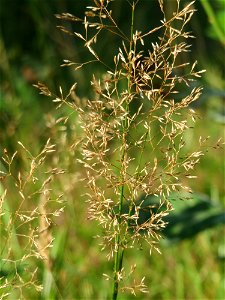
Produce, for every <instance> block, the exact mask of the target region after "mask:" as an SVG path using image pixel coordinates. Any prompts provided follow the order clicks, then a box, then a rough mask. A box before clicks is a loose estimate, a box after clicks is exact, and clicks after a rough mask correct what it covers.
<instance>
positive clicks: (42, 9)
mask: <svg viewBox="0 0 225 300" xmlns="http://www.w3.org/2000/svg"><path fill="white" fill-rule="evenodd" d="M91 2H92V1H88V0H48V1H44V0H20V1H19V0H0V21H1V28H0V51H1V55H0V79H1V95H0V97H1V103H0V105H1V118H0V151H1V154H2V153H3V150H4V148H7V150H8V152H9V153H11V154H12V153H14V152H15V151H16V150H18V145H17V141H22V143H23V144H24V145H26V146H27V147H28V149H29V150H30V151H31V152H32V153H34V154H35V153H37V152H38V151H39V149H40V148H41V147H42V146H43V144H44V143H45V142H46V140H47V139H48V138H49V137H50V138H51V140H52V141H53V143H55V144H56V145H57V157H54V156H53V158H52V160H51V162H49V163H51V165H53V166H54V165H55V166H58V165H59V166H60V167H61V168H65V169H67V173H66V175H63V176H62V177H61V178H60V179H58V181H57V182H56V183H55V190H56V191H59V192H60V191H61V192H63V193H64V199H65V212H64V214H63V216H61V217H60V218H59V219H57V218H56V220H55V222H56V224H55V226H53V229H52V235H53V236H54V238H55V242H54V246H53V248H52V250H51V258H52V261H53V265H52V269H51V272H50V273H51V274H50V273H49V270H47V269H46V267H45V266H44V264H43V265H42V264H40V266H39V273H38V274H39V275H38V276H39V279H40V281H41V282H42V283H43V285H44V290H43V292H42V293H41V295H39V296H38V295H37V293H35V291H32V289H30V290H28V291H27V292H26V293H27V294H26V295H27V299H107V297H108V295H110V291H111V287H110V285H109V283H107V282H105V280H104V279H103V277H102V273H107V272H108V271H109V270H110V269H111V268H112V264H111V263H108V261H107V259H106V258H105V255H104V252H101V251H100V247H99V246H98V242H97V241H96V240H95V239H93V236H95V235H96V234H99V231H98V228H97V226H93V224H92V223H91V222H90V221H88V220H87V216H86V204H85V199H84V197H82V196H81V195H82V194H84V191H83V190H84V188H83V187H82V185H81V184H80V183H79V182H77V178H80V177H82V172H81V174H80V170H79V169H78V166H77V163H76V158H77V157H79V153H77V152H76V151H71V150H70V146H71V145H72V144H73V142H74V141H75V140H76V137H77V135H78V133H77V131H79V130H77V127H78V126H79V125H78V123H77V122H78V121H77V118H76V114H73V115H72V116H71V118H70V119H69V122H68V123H67V125H66V126H62V125H60V124H56V122H55V120H56V119H57V118H59V117H61V116H62V117H63V116H67V115H68V114H69V113H70V111H69V109H68V108H65V107H63V108H62V109H59V110H56V108H55V104H54V103H52V102H51V101H50V99H48V98H46V97H44V96H41V95H39V93H38V91H37V90H36V89H35V88H34V87H33V85H32V84H35V83H37V81H41V82H45V83H46V85H47V86H49V87H50V89H51V90H54V91H56V93H58V90H59V85H60V86H62V88H63V90H65V91H66V90H68V89H69V88H70V86H71V85H72V84H73V83H74V82H78V90H77V93H78V96H79V97H81V98H82V97H88V95H89V93H90V91H89V89H90V84H89V79H90V78H91V76H92V73H93V72H95V73H97V74H101V73H102V72H103V71H104V70H103V69H102V67H100V66H99V65H97V64H94V65H92V66H88V67H86V68H85V69H84V70H78V71H74V70H73V69H72V68H64V67H60V65H61V64H62V63H63V59H69V60H72V61H78V62H82V61H85V60H87V59H89V57H88V56H87V51H86V50H85V49H84V48H83V47H82V45H81V44H80V42H79V40H77V39H75V38H74V37H71V36H68V35H66V34H64V33H63V32H61V31H60V30H59V29H57V28H56V26H58V25H62V24H63V25H65V24H64V23H62V21H60V20H57V19H56V18H55V14H58V13H63V12H69V13H72V14H74V15H76V16H82V15H83V14H84V11H85V7H86V6H87V5H89V4H91ZM187 2H188V1H185V0H183V1H181V3H182V5H183V4H185V3H187ZM193 5H194V6H195V8H196V9H197V12H196V13H195V15H194V16H193V18H192V20H191V22H190V23H189V25H188V26H189V30H191V31H192V32H193V34H194V35H195V36H196V39H193V40H191V41H190V43H192V51H191V52H189V53H187V54H186V57H185V58H183V59H185V60H186V59H189V60H190V61H191V62H194V61H195V60H196V59H197V60H198V69H199V70H200V69H206V70H207V72H206V73H204V74H203V76H202V78H201V79H199V82H197V83H198V84H199V85H202V86H203V87H204V91H203V94H202V96H201V98H200V99H199V101H198V102H197V103H196V104H194V108H195V109H196V110H197V112H198V113H199V115H200V116H201V119H200V120H199V121H198V122H197V125H196V127H195V129H194V130H193V131H192V134H190V135H189V136H187V137H186V139H187V141H188V146H189V148H190V149H195V148H196V147H197V145H198V138H199V136H203V137H207V136H210V137H211V139H210V144H211V145H214V144H215V143H216V141H217V140H218V139H219V138H220V137H224V124H225V106H224V104H225V65H224V61H225V52H224V50H225V1H224V0H214V1H213V0H211V1H207V0H202V1H201V0H197V1H196V2H195V4H193ZM165 6H166V11H167V13H168V14H171V13H172V12H173V9H174V7H176V2H175V1H173V0H171V1H165ZM127 7H129V6H128V5H127V1H125V0H124V1H123V0H116V1H115V2H114V4H113V10H114V13H115V17H116V19H117V20H118V23H119V24H120V26H121V27H122V28H123V29H124V31H127V32H129V22H130V15H129V14H128V13H127V11H128V9H127ZM161 17H162V16H161V13H160V10H159V7H158V2H157V1H155V0H140V2H139V4H138V6H137V11H136V15H135V27H136V28H137V29H140V30H145V27H146V25H148V26H149V24H150V26H151V27H153V26H156V25H158V24H159V20H160V19H161ZM75 25H76V24H69V23H66V26H67V28H68V29H70V30H72V31H75V30H76V31H79V29H80V28H79V26H80V25H79V26H78V25H77V27H76V26H75ZM153 38H154V37H153ZM109 39H110V37H109V36H107V35H106V36H105V38H104V39H102V40H101V42H100V43H99V46H98V51H99V53H101V57H102V58H103V60H104V61H109V63H110V62H112V61H113V59H112V58H111V57H113V55H114V53H115V50H116V48H117V47H118V45H117V43H116V39H114V40H109ZM150 42H151V41H150ZM109 43H110V47H108V45H109ZM181 59H182V57H181ZM14 168H15V170H19V169H23V168H26V162H25V160H24V158H23V154H22V152H21V153H20V150H18V156H17V159H16V161H15V165H14ZM196 173H197V176H198V179H197V180H193V182H192V186H191V187H192V188H193V190H194V193H195V195H194V200H193V201H192V202H191V203H188V204H187V207H189V206H191V207H192V210H190V211H188V212H187V211H185V209H186V203H182V205H179V204H176V205H178V212H177V215H175V216H174V218H175V219H172V221H174V220H176V217H178V219H179V217H180V219H181V220H182V222H178V223H177V224H178V225H177V226H178V228H177V227H176V228H175V227H174V228H175V230H177V231H176V233H173V232H172V231H173V228H172V229H170V230H172V231H170V230H168V232H165V238H164V239H163V240H162V242H161V245H160V249H161V252H162V255H158V254H157V253H153V254H152V255H151V256H149V249H148V248H147V247H144V250H142V251H141V250H140V251H139V250H135V249H134V250H132V251H130V252H129V253H128V254H127V257H126V262H125V264H126V265H127V266H128V268H129V264H130V263H131V260H134V261H135V263H136V264H137V270H136V272H137V274H138V277H139V278H141V276H146V283H147V285H148V287H149V290H150V296H149V295H147V296H146V295H139V294H138V295H137V298H136V299H224V297H225V294H224V293H225V288H224V281H223V280H224V260H225V245H224V233H225V232H224V227H223V226H224V206H225V193H224V192H225V186H224V151H223V150H222V149H215V150H213V149H210V151H209V152H208V153H207V155H206V156H205V157H204V158H203V160H202V162H201V164H200V165H199V166H198V170H197V172H196ZM4 184H5V183H4V182H3V183H2V185H3V187H4ZM8 188H9V195H10V197H9V198H8V200H7V201H8V206H9V209H11V210H13V206H14V203H16V201H18V200H17V197H16V195H15V194H14V193H13V188H11V187H10V183H9V187H8ZM10 191H11V193H10ZM200 204H202V206H201V207H200V208H199V206H197V205H200ZM27 205H28V206H29V204H27ZM187 213H188V218H185V216H187ZM190 220H194V222H190ZM172 221H171V222H172ZM198 228H200V229H199V230H198ZM171 232H172V233H171ZM174 237H175V238H174ZM15 251H17V250H15ZM109 272H110V271H109ZM49 274H50V275H49ZM4 276H8V275H7V273H6V275H4ZM13 297H14V298H13ZM29 297H30V298H29ZM16 298H17V294H16V293H15V294H13V293H12V295H11V298H10V297H9V299H16ZM133 298H134V297H133V296H130V295H129V294H124V295H121V296H120V297H119V299H133Z"/></svg>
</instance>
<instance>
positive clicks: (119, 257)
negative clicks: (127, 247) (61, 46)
mask: <svg viewBox="0 0 225 300" xmlns="http://www.w3.org/2000/svg"><path fill="white" fill-rule="evenodd" d="M134 8H135V4H134V1H133V4H132V18H131V30H130V49H129V50H130V52H129V53H131V51H132V45H133V31H134ZM131 67H132V66H131V64H130V68H131ZM130 71H131V70H130ZM129 73H130V72H129ZM127 86H128V94H129V95H130V93H131V86H130V76H128V79H127ZM128 111H129V102H128V101H127V103H126V112H128ZM127 126H128V119H127V116H126V117H125V120H124V123H123V134H124V139H125V141H123V143H124V147H123V153H122V157H121V170H122V168H123V163H124V159H125V154H126V134H127ZM121 183H122V185H121V189H120V203H119V216H118V222H119V231H118V233H117V235H116V239H115V249H116V250H115V252H116V253H115V259H114V284H113V297H112V299H113V300H116V299H117V296H118V289H119V278H118V277H119V276H118V275H119V273H120V272H121V270H122V267H123V257H124V248H123V245H121V232H120V229H121V228H120V227H121V226H120V225H121V221H122V220H121V214H122V211H123V200H124V190H125V183H124V175H123V174H121Z"/></svg>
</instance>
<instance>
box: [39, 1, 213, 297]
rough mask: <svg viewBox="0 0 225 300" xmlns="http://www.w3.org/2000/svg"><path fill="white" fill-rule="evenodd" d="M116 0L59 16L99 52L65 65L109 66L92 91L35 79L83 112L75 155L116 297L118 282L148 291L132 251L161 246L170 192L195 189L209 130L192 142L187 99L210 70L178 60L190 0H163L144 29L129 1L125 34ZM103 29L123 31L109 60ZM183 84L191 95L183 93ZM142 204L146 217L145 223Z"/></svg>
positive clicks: (90, 48) (125, 287)
mask: <svg viewBox="0 0 225 300" xmlns="http://www.w3.org/2000/svg"><path fill="white" fill-rule="evenodd" d="M111 2H112V1H110V0H107V1H102V0H101V1H100V0H99V1H98V0H94V1H93V6H89V7H87V10H86V12H85V16H84V17H76V16H74V15H72V14H69V13H64V14H62V15H57V16H56V17H57V18H58V19H60V20H66V21H70V22H80V23H82V24H83V26H84V30H83V32H74V33H72V32H69V31H68V29H66V27H64V26H60V29H61V30H62V31H64V32H66V33H68V34H70V35H74V36H75V37H77V38H79V39H80V40H81V41H82V42H83V44H84V47H85V48H86V49H87V50H88V51H89V53H90V54H91V55H92V56H93V60H90V61H86V62H82V63H77V62H72V61H68V60H65V62H64V64H63V66H73V67H74V68H75V70H78V69H80V68H83V67H84V66H85V65H86V64H90V63H93V62H98V63H99V64H100V65H102V66H104V68H105V70H106V73H105V74H103V75H102V76H101V77H99V76H97V75H95V74H93V77H92V80H91V87H92V91H93V92H92V97H91V99H90V100H86V101H85V103H81V101H78V97H77V95H76V89H77V84H76V83H75V84H74V85H73V86H72V87H71V89H70V91H69V92H68V93H67V94H66V96H65V95H64V94H63V91H62V89H61V87H60V95H59V96H58V95H57V96H56V95H54V93H52V92H51V91H49V89H48V88H47V87H46V86H45V85H43V84H41V83H39V84H38V85H36V86H37V87H38V88H39V89H40V91H41V93H42V94H44V95H47V96H51V97H52V96H53V97H54V100H53V101H54V102H55V103H57V105H58V108H59V107H61V106H62V105H63V104H66V105H68V106H69V107H71V108H72V110H75V111H76V112H77V113H78V116H79V119H80V123H81V128H82V130H83V138H82V139H81V141H80V145H81V150H80V151H81V153H82V159H79V162H80V163H81V165H82V167H83V168H84V169H85V170H86V183H87V185H88V187H89V192H88V193H87V194H86V201H87V202H88V206H89V208H88V211H89V216H88V218H89V219H91V220H96V221H97V222H98V223H99V225H100V226H101V228H102V236H100V238H101V245H102V249H103V250H107V251H108V253H107V258H108V260H113V262H114V266H113V274H112V275H111V274H104V276H105V277H106V279H107V280H111V281H112V286H113V292H112V299H117V297H118V293H119V290H120V291H123V292H124V291H126V290H128V291H130V292H131V293H132V294H135V293H136V291H141V292H148V290H147V288H146V286H145V284H144V277H143V278H142V279H140V280H139V281H137V280H136V279H135V278H134V277H133V272H134V270H135V264H134V265H133V266H131V268H130V270H126V269H125V268H124V259H125V257H126V253H127V252H128V251H129V249H131V248H134V247H137V248H139V247H142V243H143V242H147V244H148V245H149V247H150V253H151V251H152V250H156V251H158V252H160V250H159V248H158V246H157V244H158V241H159V240H160V238H161V231H162V230H163V229H164V228H165V226H166V222H165V221H164V217H165V216H166V215H168V214H169V213H170V212H171V211H172V210H173V205H172V203H171V202H170V201H169V196H170V194H171V193H173V192H178V193H179V192H182V191H186V192H188V193H191V189H190V188H189V185H188V181H189V180H192V179H193V178H196V176H195V174H194V169H195V167H196V165H197V164H198V162H199V161H200V158H201V156H203V155H204V151H203V150H204V149H205V148H204V147H205V143H206V142H207V139H204V138H202V137H200V138H199V146H198V148H197V149H196V150H195V151H193V152H188V151H187V150H186V141H185V139H184V137H185V134H186V132H187V131H188V130H191V128H192V127H193V124H194V123H195V121H196V118H197V116H196V113H195V111H194V110H193V109H192V108H190V107H189V106H190V104H191V103H192V102H194V101H196V100H197V99H198V98H199V96H200V95H201V88H200V87H194V88H192V89H191V88H190V83H192V82H193V81H194V80H195V78H198V77H200V76H201V73H202V72H204V71H196V70H195V67H196V65H197V62H195V63H194V64H193V65H190V66H189V62H188V61H186V62H183V63H179V57H180V55H182V54H183V53H185V52H188V51H190V45H189V44H188V42H189V40H190V38H192V37H193V36H192V34H191V33H190V32H187V31H185V26H186V25H187V23H188V22H189V21H190V19H191V17H192V15H193V13H194V12H195V9H194V1H193V2H191V3H189V4H187V5H186V6H185V7H183V8H182V7H181V3H180V1H177V7H176V11H174V13H173V15H172V17H168V16H167V15H166V13H165V11H164V4H163V1H159V6H160V9H161V12H162V16H163V19H162V20H161V24H160V23H159V26H158V27H155V28H152V29H149V30H146V32H141V31H138V30H137V29H136V28H135V27H134V20H135V10H136V6H137V4H138V2H139V1H130V2H129V1H128V8H129V9H130V15H131V17H130V20H131V21H130V34H129V35H127V34H126V33H125V32H124V31H123V30H122V29H121V28H120V27H119V25H118V24H117V21H116V19H114V17H113V10H111V8H110V5H111ZM146 28H150V26H147V25H146ZM104 31H108V32H110V33H111V34H112V35H116V36H117V37H119V38H120V41H119V42H118V49H117V53H116V54H115V56H114V57H111V58H108V61H103V60H102V59H101V55H100V54H99V53H97V52H96V50H95V44H96V43H101V39H102V38H104V35H102V33H103V32H104ZM153 34H154V35H155V34H157V36H158V37H157V40H156V41H154V42H152V43H151V46H150V48H149V49H146V47H145V43H146V42H148V41H149V40H151V37H152V36H153ZM112 62H113V63H114V67H113V68H112V67H111V65H112ZM188 66H189V67H188ZM187 69H188V70H189V71H188V72H186V70H187ZM184 87H185V88H184ZM78 88H79V87H78ZM184 89H185V91H186V94H185V95H183V94H181V91H183V90H184ZM218 146H219V144H218ZM148 195H155V196H156V197H157V198H158V204H153V205H149V204H146V203H145V202H146V201H145V199H146V198H147V196H148ZM139 198H140V199H141V201H138V199H139ZM143 210H144V212H147V213H149V214H150V217H149V218H148V219H147V220H146V221H145V222H144V223H140V222H139V217H140V213H141V212H142V211H143Z"/></svg>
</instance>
